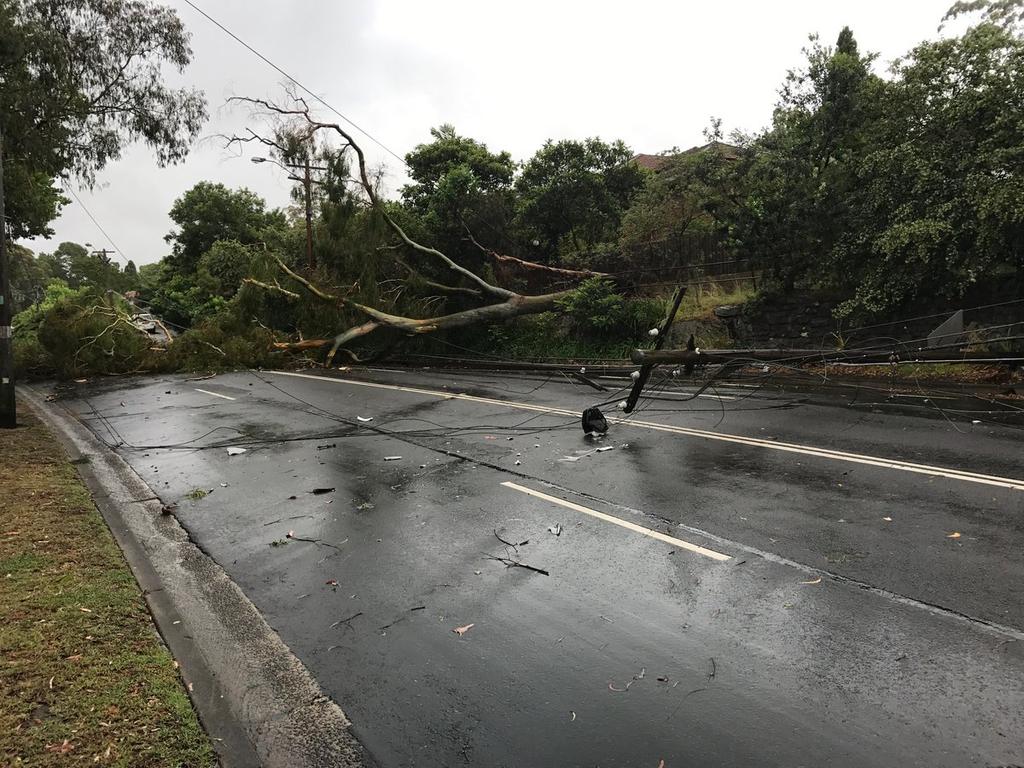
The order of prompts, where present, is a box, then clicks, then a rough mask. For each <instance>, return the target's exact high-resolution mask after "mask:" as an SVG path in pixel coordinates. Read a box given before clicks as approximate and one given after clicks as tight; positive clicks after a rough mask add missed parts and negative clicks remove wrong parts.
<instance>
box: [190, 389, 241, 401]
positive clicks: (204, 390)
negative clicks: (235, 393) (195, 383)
mask: <svg viewBox="0 0 1024 768" xmlns="http://www.w3.org/2000/svg"><path fill="white" fill-rule="evenodd" d="M193 389H195V391H196V392H202V393H203V394H204V395H213V396H214V397H223V398H224V399H225V400H234V399H235V398H233V397H228V396H227V395H220V394H217V393H216V392H211V391H210V390H208V389H200V388H199V387H193Z"/></svg>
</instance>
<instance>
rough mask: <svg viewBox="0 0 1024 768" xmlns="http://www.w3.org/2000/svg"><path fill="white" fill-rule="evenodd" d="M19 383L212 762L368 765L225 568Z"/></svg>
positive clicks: (124, 468)
mask: <svg viewBox="0 0 1024 768" xmlns="http://www.w3.org/2000/svg"><path fill="white" fill-rule="evenodd" d="M20 393H21V395H22V396H23V397H24V398H25V400H26V401H27V402H28V403H29V404H30V405H31V406H32V408H33V410H34V412H35V413H36V414H37V415H38V416H39V417H40V418H41V419H43V420H44V421H45V422H46V423H47V424H48V425H49V426H50V427H51V429H53V431H54V433H55V434H56V435H57V436H58V438H59V439H60V440H61V442H62V443H63V445H64V447H65V449H66V450H67V452H68V454H69V455H70V457H71V459H72V460H73V461H76V464H77V468H78V470H79V474H80V475H81V476H82V479H83V480H84V481H85V483H86V485H87V486H88V488H89V490H90V491H91V492H92V494H93V498H94V499H95V501H96V505H97V507H98V508H99V510H100V512H101V513H102V514H103V517H104V519H105V520H106V522H107V525H108V526H109V527H110V530H111V531H112V532H113V534H114V537H115V539H116V540H117V542H118V544H119V545H120V547H121V549H122V551H123V552H124V554H125V559H126V560H127V561H128V564H129V566H130V567H131V569H132V572H133V573H134V575H135V578H136V580H137V581H138V582H139V585H140V586H141V588H142V590H143V594H144V595H145V598H146V602H147V604H148V606H149V609H150V612H151V613H152V614H153V618H154V620H155V622H156V626H157V629H158V630H159V632H160V634H161V635H162V636H163V639H164V641H165V642H166V643H167V646H168V648H169V649H170V651H171V653H172V654H173V655H174V657H175V659H176V660H177V661H178V663H179V664H180V666H181V672H182V677H183V678H184V679H185V681H186V682H187V683H188V684H189V691H190V695H191V697H192V701H193V703H194V705H195V707H196V710H197V711H198V713H199V717H200V719H201V720H202V722H203V725H204V727H205V728H206V729H207V732H208V733H209V734H210V736H211V738H212V739H213V744H214V748H215V749H216V751H217V754H218V756H219V757H220V760H221V764H222V765H224V766H228V767H229V768H231V767H233V766H246V767H247V768H248V767H249V766H256V765H259V766H267V767H268V768H275V767H276V766H287V767H288V768H327V767H328V766H330V767H331V768H335V767H338V768H347V767H349V766H353V767H354V766H373V765H374V762H373V761H372V759H371V758H370V757H369V756H368V755H367V754H366V753H365V751H364V750H363V748H362V746H361V745H360V744H359V742H358V741H357V740H356V739H355V737H354V736H353V735H352V732H351V730H350V723H349V721H348V718H347V717H346V716H345V714H344V712H342V710H341V708H340V707H338V705H337V704H336V703H335V702H333V701H331V699H330V698H329V697H328V696H326V695H325V694H324V692H323V690H322V689H321V688H320V686H319V685H318V684H317V682H316V680H315V679H314V678H313V676H312V675H311V674H310V673H309V671H308V670H307V669H306V668H305V666H304V665H303V664H302V662H301V661H299V659H298V658H296V657H295V655H294V654H292V652H291V651H290V650H289V649H288V647H287V646H286V645H285V644H284V643H283V642H282V641H281V638H280V637H279V636H278V635H277V633H276V632H274V630H273V629H271V627H270V626H269V625H268V624H267V623H266V621H265V620H264V619H263V617H262V616H261V615H260V613H259V611H258V610H257V609H256V607H255V606H254V605H253V604H252V602H251V601H250V600H249V599H248V598H247V597H246V596H245V595H244V594H243V593H242V591H241V589H239V587H238V585H237V584H235V583H234V582H233V581H232V580H231V579H230V577H228V575H227V573H225V572H224V570H223V569H222V568H221V567H220V566H219V565H217V563H216V562H214V560H213V559H212V558H210V557H209V556H208V555H206V554H205V553H204V552H202V551H201V550H200V549H199V548H198V547H197V546H196V545H195V543H194V542H192V541H191V539H190V538H189V535H188V532H187V531H186V530H185V529H184V528H183V527H182V526H181V525H180V523H179V522H178V521H177V519H176V518H174V517H173V516H172V515H164V514H162V513H161V506H162V505H161V503H160V501H159V499H158V498H157V495H156V494H155V493H154V492H153V491H152V489H150V488H149V486H148V485H147V484H146V483H145V481H143V480H142V478H140V477H139V476H138V475H137V474H136V473H135V471H134V470H133V469H132V468H131V467H130V466H129V465H128V464H127V463H126V462H125V461H124V460H123V459H122V458H121V457H120V456H118V455H117V454H116V453H115V452H114V451H112V450H110V449H109V448H107V446H106V445H104V444H103V443H102V442H100V441H99V440H97V439H96V437H95V436H94V435H93V434H92V432H90V431H89V430H88V428H86V427H85V426H84V425H83V424H81V422H79V421H78V420H77V419H75V418H74V417H73V416H71V415H70V414H68V413H67V412H66V411H64V410H63V409H61V408H59V407H53V406H50V405H49V404H48V403H46V402H45V400H44V398H43V397H41V396H40V395H39V393H37V392H35V391H33V390H32V389H31V388H28V387H22V388H21V390H20Z"/></svg>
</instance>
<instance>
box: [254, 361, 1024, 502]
mask: <svg viewBox="0 0 1024 768" xmlns="http://www.w3.org/2000/svg"><path fill="white" fill-rule="evenodd" d="M265 373H273V374H276V375H278V376H295V377H298V378H303V379H314V380H316V381H327V382H333V383H335V384H348V385H351V386H357V387H370V388H373V389H388V390H393V391H398V392H410V393H412V394H418V395H426V396H428V397H438V398H442V399H445V400H465V401H468V402H472V403H484V404H486V405H500V406H504V407H505V408H515V409H517V410H523V411H536V412H538V413H551V414H555V415H558V416H573V417H577V418H578V417H579V416H580V413H579V412H578V411H571V410H568V409H565V408H549V407H546V406H543V405H533V404H531V403H518V402H515V401H512V400H495V399H493V398H490V397H478V396H476V395H462V394H456V393H453V392H441V391H439V390H434V389H420V388H418V387H402V386H399V385H397V384H378V383H376V382H372V381H356V380H355V379H336V378H329V377H326V376H314V375H311V374H308V373H293V372H291V371H265ZM608 420H609V421H610V422H612V423H615V424H624V425H626V426H633V427H640V428H642V429H650V430H654V431H656V432H669V433H671V434H675V435H686V436H687V437H700V438H704V439H706V440H719V441H722V442H727V443H738V444H740V445H749V446H754V447H757V448H766V449H769V450H773V451H782V452H784V453H798V454H802V455H804V456H815V457H817V458H822V459H831V460H833V461H847V462H850V463H852V464H865V465H868V466H873V467H881V468H883V469H896V470H900V471H902V472H913V473H915V474H920V475H928V476H931V477H945V478H948V479H950V480H962V481H964V482H967V483H978V484H980V485H991V486H996V487H998V488H1009V489H1010V490H1014V491H1024V480H1018V479H1016V478H1012V477H1000V476H998V475H983V474H980V473H977V472H968V471H966V470H961V469H951V468H949V467H935V466H931V465H929V464H916V463H914V462H910V461H902V460H900V459H887V458H884V457H880V456H867V455H864V454H860V453H848V452H846V451H834V450H832V449H830V448H816V447H814V446H810V445H798V444H796V443H783V442H779V441H777V440H763V439H761V438H757V437H745V436H743V435H730V434H726V433H722V432H709V431H707V430H703V429H692V428H690V427H677V426H674V425H672V424H662V423H659V422H653V421H636V420H634V419H632V418H619V417H614V416H611V417H608Z"/></svg>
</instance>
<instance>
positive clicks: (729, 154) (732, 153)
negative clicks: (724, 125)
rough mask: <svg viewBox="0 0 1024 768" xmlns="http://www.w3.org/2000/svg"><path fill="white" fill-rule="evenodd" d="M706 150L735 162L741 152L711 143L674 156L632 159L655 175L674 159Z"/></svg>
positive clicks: (734, 146) (637, 156) (730, 145)
mask: <svg viewBox="0 0 1024 768" xmlns="http://www.w3.org/2000/svg"><path fill="white" fill-rule="evenodd" d="M707 150H711V151H715V152H721V153H722V156H723V157H725V158H726V159H728V160H735V159H736V158H738V157H739V156H740V152H742V151H743V150H742V149H741V148H740V147H737V146H736V145H734V144H726V143H725V142H724V141H712V142H709V143H707V144H702V145H700V146H699V147H690V148H689V149H687V150H684V151H682V152H677V153H675V154H662V155H646V154H639V155H635V156H634V157H633V162H634V163H636V164H637V165H638V166H640V167H641V168H643V169H645V170H648V171H654V172H655V173H657V172H658V171H660V170H661V169H662V168H664V167H665V165H666V163H668V162H669V160H671V159H672V158H674V157H685V156H686V155H696V154H698V153H700V152H704V151H707Z"/></svg>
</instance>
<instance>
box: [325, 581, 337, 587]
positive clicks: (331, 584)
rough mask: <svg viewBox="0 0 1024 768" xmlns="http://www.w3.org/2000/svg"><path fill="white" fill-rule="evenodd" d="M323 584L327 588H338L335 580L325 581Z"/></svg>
mask: <svg viewBox="0 0 1024 768" xmlns="http://www.w3.org/2000/svg"><path fill="white" fill-rule="evenodd" d="M324 584H326V585H327V586H329V587H336V586H338V580H337V579H328V580H327V581H325V582H324Z"/></svg>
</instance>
